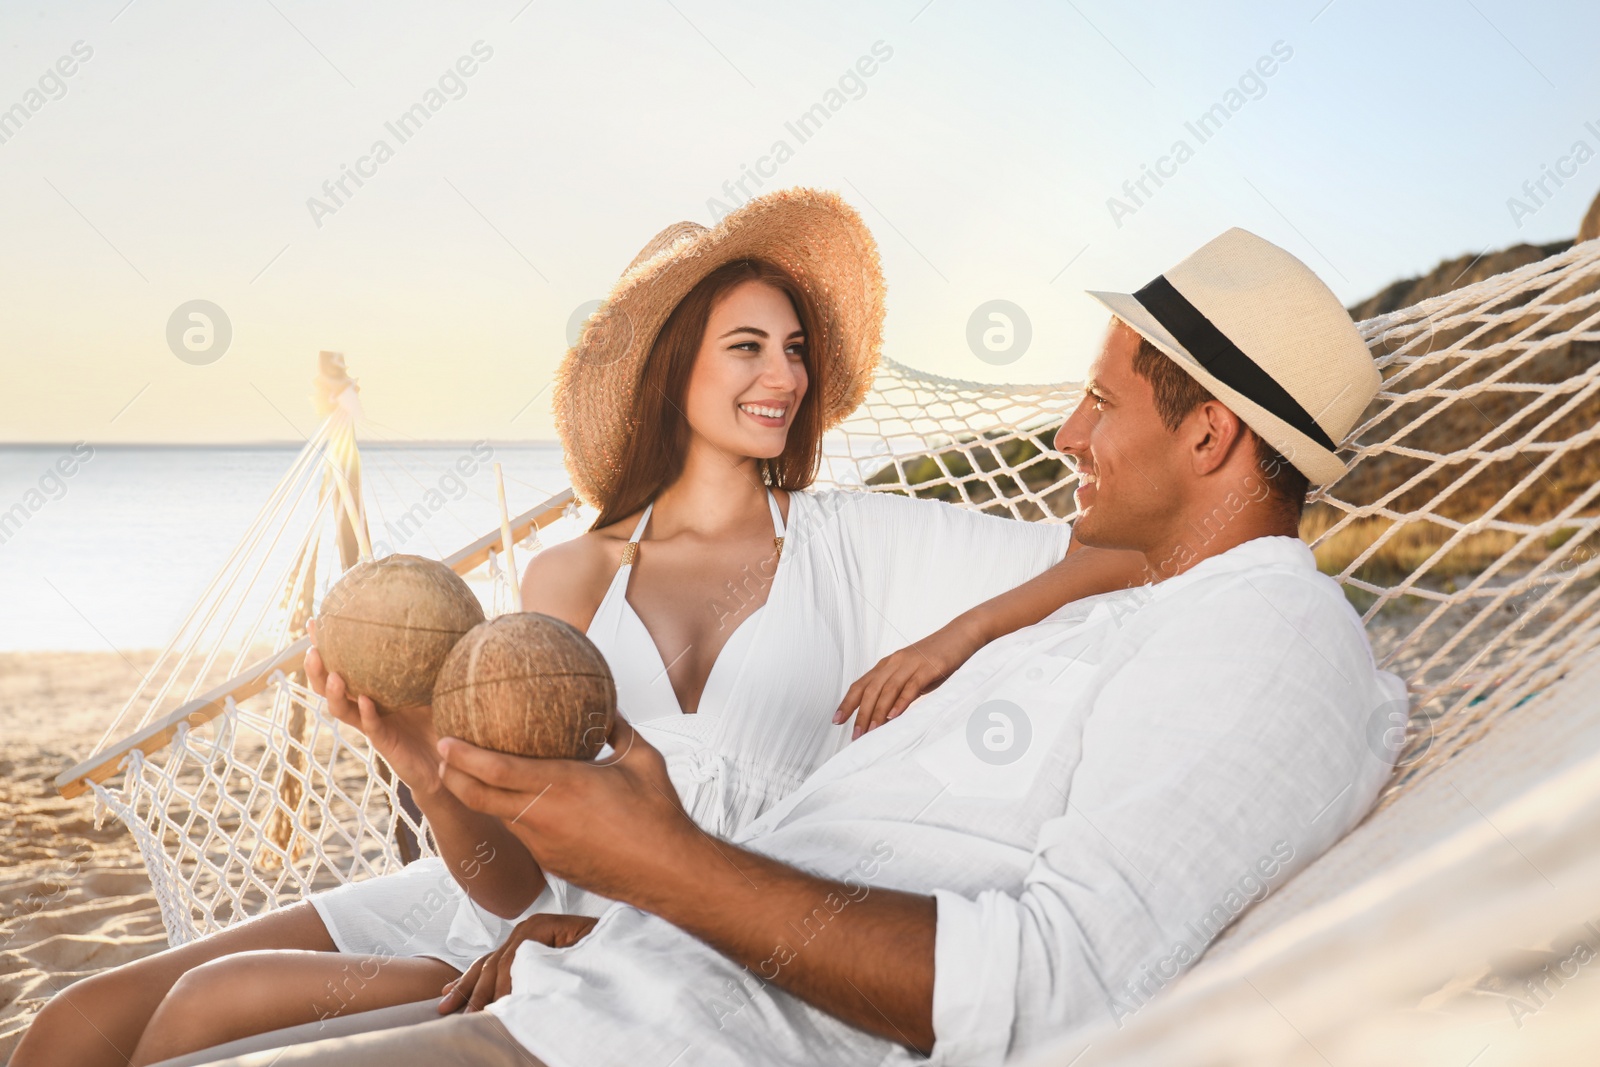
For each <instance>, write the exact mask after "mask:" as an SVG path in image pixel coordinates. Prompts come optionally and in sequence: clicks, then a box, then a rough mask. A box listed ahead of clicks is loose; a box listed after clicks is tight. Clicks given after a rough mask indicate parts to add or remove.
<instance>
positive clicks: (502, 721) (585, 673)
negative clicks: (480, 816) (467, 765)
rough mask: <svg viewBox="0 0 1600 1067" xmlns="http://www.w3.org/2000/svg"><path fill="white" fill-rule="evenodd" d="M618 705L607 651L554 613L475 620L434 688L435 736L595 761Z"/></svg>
mask: <svg viewBox="0 0 1600 1067" xmlns="http://www.w3.org/2000/svg"><path fill="white" fill-rule="evenodd" d="M616 709H617V687H616V684H615V683H614V682H613V681H612V679H611V668H609V667H608V666H606V660H605V657H604V656H602V655H601V654H600V650H599V649H598V648H596V647H594V642H592V641H590V640H589V639H588V638H587V637H585V636H584V635H583V634H582V633H580V632H579V631H578V630H577V629H575V628H574V627H572V626H569V625H567V624H566V623H564V622H562V621H561V620H560V619H553V618H551V617H550V616H548V615H539V614H536V613H534V612H522V613H519V614H510V615H501V616H498V617H497V618H493V619H490V620H489V621H488V622H484V623H479V624H478V625H477V626H474V627H473V628H472V630H471V631H470V632H469V633H468V634H467V635H466V636H465V637H463V638H462V639H461V641H460V643H459V644H457V645H456V647H455V648H453V649H451V650H450V655H449V656H448V657H447V658H446V659H445V661H444V666H443V667H442V668H440V670H439V680H438V681H437V682H436V683H435V684H434V688H433V725H434V728H435V729H436V730H438V731H439V735H440V736H441V737H459V738H461V739H462V740H463V741H470V742H471V743H472V744H474V745H477V746H479V747H480V748H490V749H494V750H495V751H496V752H506V753H510V754H511V755H515V756H534V757H538V758H542V759H593V758H594V757H595V756H596V755H597V754H598V753H599V752H600V749H601V747H602V746H603V745H604V744H605V740H606V734H607V733H609V732H610V729H611V717H612V715H613V714H614V713H615V712H616Z"/></svg>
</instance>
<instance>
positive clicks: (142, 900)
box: [0, 652, 167, 1061]
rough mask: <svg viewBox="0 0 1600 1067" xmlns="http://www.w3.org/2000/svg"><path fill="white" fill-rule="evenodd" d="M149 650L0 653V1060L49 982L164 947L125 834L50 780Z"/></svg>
mask: <svg viewBox="0 0 1600 1067" xmlns="http://www.w3.org/2000/svg"><path fill="white" fill-rule="evenodd" d="M154 659H155V654H154V653H150V652H130V653H125V654H119V653H114V652H104V653H100V652H43V653H0V736H3V737H4V738H5V743H4V745H3V747H0V752H3V756H0V1061H3V1060H7V1059H9V1058H10V1056H11V1052H12V1050H13V1049H14V1048H15V1047H16V1045H17V1042H18V1041H19V1040H21V1036H22V1032H23V1030H25V1029H26V1028H27V1024H28V1019H29V1017H30V1016H31V1014H32V1013H33V1012H35V1011H37V1010H38V1009H39V1008H40V1007H41V1006H42V1005H43V1004H44V1002H45V1001H46V1000H48V999H49V998H50V996H51V995H52V994H53V993H54V992H55V991H56V990H58V989H62V988H64V987H66V986H67V985H70V984H71V983H72V982H74V981H76V980H78V979H79V978H82V977H85V976H86V975H90V974H93V973H95V972H96V971H101V970H104V969H106V968H107V967H114V966H116V965H117V964H120V963H126V962H128V961H130V960H135V959H138V958H139V957H141V956H147V955H149V954H150V953H152V952H157V951H160V950H161V949H163V948H165V947H166V945H167V936H166V932H165V930H163V928H162V926H161V916H160V913H159V911H158V910H157V907H156V902H155V897H154V896H152V895H151V892H150V881H149V879H148V878H147V877H145V873H144V866H143V865H142V864H141V863H140V861H139V856H138V852H137V850H136V849H135V847H134V844H133V838H132V836H131V835H129V833H128V831H127V830H126V828H124V827H123V825H122V824H121V823H120V822H118V821H117V820H116V819H115V818H111V817H109V816H108V817H107V819H106V821H105V824H104V826H103V827H102V828H101V829H98V830H97V829H95V826H94V801H93V799H92V798H91V797H87V796H85V797H79V798H77V799H75V800H63V799H62V798H61V797H60V796H59V795H58V794H57V793H56V791H55V786H54V784H53V780H54V778H55V776H56V774H57V773H58V772H59V771H60V770H61V769H62V768H63V767H64V766H66V765H67V764H69V763H71V762H75V761H76V759H77V758H78V757H81V756H82V755H83V754H84V752H85V750H86V749H88V748H89V747H90V746H92V745H93V744H94V742H95V741H96V740H97V739H98V738H99V736H100V732H101V731H102V730H103V729H104V728H105V725H106V723H108V722H110V721H111V717H112V715H113V714H114V712H115V711H116V709H117V708H118V707H120V706H121V704H122V701H123V700H124V699H126V698H127V695H128V693H130V692H131V691H132V690H133V687H134V686H135V685H137V684H138V681H139V673H140V671H142V670H146V669H148V668H149V667H150V665H151V663H153V662H154Z"/></svg>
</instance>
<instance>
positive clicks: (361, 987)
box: [132, 949, 460, 1067]
mask: <svg viewBox="0 0 1600 1067" xmlns="http://www.w3.org/2000/svg"><path fill="white" fill-rule="evenodd" d="M459 974H460V972H459V971H457V970H456V969H455V968H454V967H451V966H450V965H449V964H446V963H441V962H439V961H438V960H433V959H426V958H420V957H412V958H407V957H395V956H355V955H344V954H341V953H330V952H289V951H283V950H281V949H279V950H266V951H260V952H244V953H235V954H233V955H229V956H225V957H223V958H221V959H216V960H212V961H210V962H208V963H203V964H201V965H200V966H198V967H195V968H193V969H192V970H190V971H188V972H187V973H185V974H184V975H183V976H182V977H181V978H179V979H178V981H177V982H176V983H175V984H174V985H173V987H172V990H171V991H170V992H169V993H168V994H167V995H166V997H165V999H163V1000H162V1001H161V1006H160V1007H158V1008H157V1009H156V1011H155V1014H154V1015H153V1016H152V1017H151V1019H150V1022H149V1025H147V1026H146V1027H145V1030H144V1036H143V1037H141V1038H140V1040H139V1044H138V1048H137V1049H136V1051H135V1052H134V1054H133V1059H132V1067H145V1065H147V1064H151V1063H157V1062H159V1061H161V1060H166V1059H171V1058H173V1057H175V1056H182V1055H186V1054H188V1053H191V1052H198V1051H199V1050H201V1049H206V1048H212V1047H213V1046H216V1045H220V1044H223V1043H225V1042H228V1041H236V1040H238V1039H239V1038H242V1037H250V1036H252V1035H255V1034H262V1033H266V1032H267V1031H269V1030H281V1029H283V1028H284V1027H287V1026H298V1025H301V1024H304V1023H315V1022H318V1021H319V1020H327V1019H332V1018H338V1017H342V1016H346V1015H351V1014H356V1013H359V1012H364V1011H371V1010H373V1009H375V1008H387V1007H391V1006H394V1005H397V1004H410V1003H412V1002H414V1001H417V1000H422V999H424V998H426V997H430V996H432V997H437V996H438V995H439V989H440V987H441V986H442V985H444V983H446V982H448V981H451V980H453V979H454V978H456V977H457V976H459Z"/></svg>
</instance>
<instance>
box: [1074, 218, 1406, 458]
mask: <svg viewBox="0 0 1600 1067" xmlns="http://www.w3.org/2000/svg"><path fill="white" fill-rule="evenodd" d="M1089 295H1090V296H1092V297H1094V298H1095V299H1096V300H1099V301H1100V302H1101V303H1102V304H1104V305H1105V306H1106V307H1107V308H1109V309H1110V310H1111V313H1112V314H1113V315H1115V316H1116V317H1117V318H1119V319H1121V320H1122V321H1123V322H1126V323H1127V324H1128V325H1129V326H1131V327H1133V328H1134V329H1135V330H1137V331H1138V332H1139V333H1140V334H1142V335H1144V336H1145V337H1147V338H1149V340H1150V342H1151V343H1152V344H1154V345H1155V346H1156V347H1157V348H1159V349H1160V350H1161V351H1162V352H1165V353H1166V354H1167V355H1168V356H1170V357H1171V358H1172V359H1173V360H1174V361H1176V362H1177V364H1178V366H1180V367H1182V368H1183V369H1184V370H1186V371H1188V372H1189V373H1190V374H1191V375H1193V377H1194V379H1195V380H1196V381H1198V382H1199V383H1200V384H1201V385H1203V386H1205V387H1206V388H1207V389H1208V390H1210V392H1211V395H1212V396H1214V397H1216V398H1217V399H1218V400H1220V401H1222V403H1224V404H1226V405H1227V406H1228V409H1229V410H1231V411H1232V412H1233V413H1234V414H1235V415H1238V416H1239V418H1241V419H1243V420H1244V422H1245V424H1246V425H1248V426H1249V427H1250V428H1251V429H1252V430H1254V431H1255V432H1256V433H1258V434H1260V435H1261V437H1262V438H1263V439H1265V440H1266V442H1267V443H1268V444H1270V445H1271V446H1272V447H1273V448H1276V449H1277V450H1278V451H1279V452H1280V453H1282V454H1283V457H1284V458H1285V459H1287V460H1288V461H1289V462H1290V463H1292V464H1294V466H1295V467H1296V468H1298V469H1299V470H1300V472H1301V473H1302V474H1304V475H1305V476H1306V477H1307V478H1308V479H1310V481H1311V484H1312V485H1327V484H1328V483H1329V482H1334V481H1337V480H1338V479H1339V478H1340V476H1342V475H1343V474H1344V471H1345V464H1344V462H1343V461H1342V460H1340V459H1339V457H1338V456H1337V455H1336V454H1335V452H1336V451H1337V449H1338V447H1339V444H1340V442H1342V441H1343V440H1344V438H1345V436H1346V435H1348V434H1349V433H1350V430H1351V429H1352V428H1353V427H1354V426H1355V424H1356V420H1357V419H1359V418H1360V417H1361V413H1362V412H1363V411H1365V410H1366V407H1367V405H1368V404H1370V403H1371V402H1372V398H1373V397H1374V396H1376V395H1377V393H1378V386H1379V385H1380V384H1381V382H1382V377H1381V375H1379V374H1378V369H1377V367H1375V366H1374V365H1373V363H1372V354H1371V353H1370V352H1368V351H1367V346H1366V344H1364V343H1363V342H1362V340H1361V335H1360V334H1358V333H1357V332H1356V327H1355V323H1353V322H1351V321H1350V314H1349V312H1347V311H1345V309H1344V305H1342V304H1340V303H1339V298H1338V297H1336V296H1334V295H1333V291H1332V290H1330V289H1329V288H1328V287H1327V286H1326V285H1324V284H1323V283H1322V279H1321V278H1318V277H1317V276H1316V274H1315V273H1313V272H1312V270H1311V268H1310V267H1308V266H1306V265H1305V264H1304V263H1302V262H1300V261H1299V260H1298V259H1296V258H1295V257H1294V256H1292V255H1290V254H1289V253H1287V252H1285V251H1284V250H1283V249H1281V248H1279V247H1278V246H1277V245H1275V244H1273V243H1272V242H1270V241H1264V240H1262V239H1261V238H1260V237H1257V236H1256V235H1255V234H1253V233H1250V232H1249V231H1247V230H1241V229H1239V228H1237V227H1235V228H1234V229H1231V230H1229V231H1228V232H1227V233H1224V234H1223V235H1222V236H1220V237H1218V238H1216V239H1214V240H1212V241H1209V242H1207V243H1206V244H1204V245H1202V246H1201V247H1200V249H1199V251H1197V252H1195V253H1194V254H1193V255H1191V256H1189V258H1188V259H1185V260H1184V261H1183V262H1182V263H1179V264H1178V265H1177V266H1176V267H1173V268H1172V269H1171V270H1169V271H1167V272H1166V273H1165V274H1162V275H1160V276H1158V277H1157V278H1156V279H1155V280H1154V281H1152V282H1151V283H1150V284H1149V285H1146V286H1145V287H1144V288H1143V289H1140V290H1139V291H1138V292H1135V293H1096V292H1090V294H1089Z"/></svg>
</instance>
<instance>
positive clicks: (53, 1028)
mask: <svg viewBox="0 0 1600 1067" xmlns="http://www.w3.org/2000/svg"><path fill="white" fill-rule="evenodd" d="M268 948H285V949H305V950H313V951H326V952H331V951H335V950H336V949H337V946H336V945H334V943H333V939H332V938H331V937H329V936H328V929H327V927H325V926H324V925H323V924H322V919H321V917H319V916H318V915H317V912H316V909H315V908H313V907H312V906H311V905H310V904H307V903H305V902H303V901H302V902H300V903H298V904H292V905H290V906H289V907H287V908H283V909H280V910H278V911H274V912H271V913H269V914H267V915H262V916H260V917H258V918H255V919H250V920H248V921H247V922H242V923H240V924H239V925H237V926H232V927H229V928H228V929H226V930H223V931H221V932H220V933H215V934H212V935H211V936H210V937H207V938H202V939H201V940H199V941H195V942H192V943H191V944H187V945H182V946H180V947H178V948H169V949H167V950H166V951H165V952H158V953H156V954H155V955H154V956H147V957H146V958H144V959H142V960H136V961H134V962H133V963H129V964H125V965H124V966H121V967H117V968H114V969H112V970H109V971H102V972H101V973H100V974H96V975H92V976H90V977H88V978H85V979H83V980H82V981H79V982H74V983H73V984H72V985H70V986H68V987H67V988H66V989H63V990H62V991H61V992H59V993H57V994H56V995H55V996H54V997H52V998H51V999H50V1002H49V1003H48V1004H46V1005H45V1006H44V1007H43V1008H42V1009H41V1010H40V1011H39V1014H38V1015H37V1016H35V1018H34V1020H33V1023H32V1024H31V1025H30V1026H29V1027H28V1032H27V1033H26V1034H24V1035H23V1037H22V1043H21V1044H19V1045H18V1046H17V1050H16V1052H15V1053H13V1054H12V1057H11V1067H42V1065H48V1064H59V1063H71V1064H74V1065H77V1067H127V1064H128V1061H129V1059H130V1057H132V1056H133V1051H134V1049H135V1048H136V1047H137V1046H138V1044H139V1038H140V1036H141V1035H142V1034H143V1033H144V1028H145V1024H146V1023H148V1022H149V1021H150V1016H151V1015H153V1014H154V1013H155V1010H156V1008H157V1006H158V1005H160V1003H161V1000H162V998H163V997H165V996H166V995H167V992H168V990H170V989H171V988H172V987H173V985H174V983H176V982H177V981H178V979H179V978H181V977H182V976H183V975H184V974H185V973H186V972H188V971H190V970H191V969H193V968H195V967H198V966H200V965H201V964H202V963H207V962H209V961H211V960H214V959H217V958H218V957H220V956H226V955H229V954H231V953H235V952H250V951H255V950H259V949H268ZM435 989H437V987H435Z"/></svg>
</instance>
